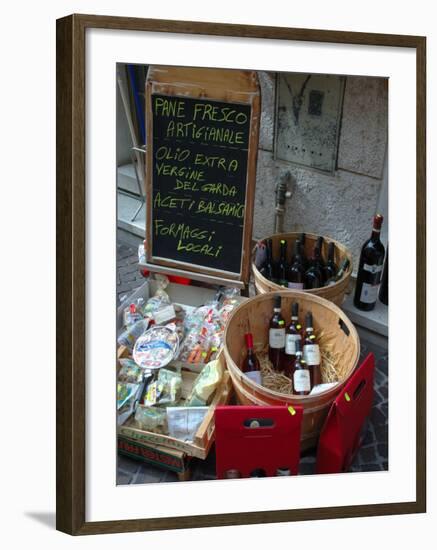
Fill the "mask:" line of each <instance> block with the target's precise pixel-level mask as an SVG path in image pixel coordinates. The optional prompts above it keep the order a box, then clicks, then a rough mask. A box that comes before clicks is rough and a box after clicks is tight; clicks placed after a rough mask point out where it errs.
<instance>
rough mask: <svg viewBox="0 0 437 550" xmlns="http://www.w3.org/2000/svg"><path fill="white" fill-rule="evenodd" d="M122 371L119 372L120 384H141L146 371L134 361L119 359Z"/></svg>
mask: <svg viewBox="0 0 437 550" xmlns="http://www.w3.org/2000/svg"><path fill="white" fill-rule="evenodd" d="M118 362H119V363H120V366H121V368H120V370H119V371H118V377H117V378H118V381H119V382H129V383H131V384H140V383H141V382H142V381H143V378H144V369H142V368H141V367H139V366H138V365H137V364H136V363H135V361H134V360H133V359H129V358H127V357H126V358H122V359H119V360H118Z"/></svg>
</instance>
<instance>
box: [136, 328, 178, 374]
mask: <svg viewBox="0 0 437 550" xmlns="http://www.w3.org/2000/svg"><path fill="white" fill-rule="evenodd" d="M178 351H179V337H178V335H177V333H176V332H175V331H174V330H171V329H170V328H168V327H159V326H154V327H152V328H150V329H149V330H147V332H145V333H144V334H143V335H142V336H141V337H140V338H138V340H137V341H136V342H135V346H134V350H133V358H134V360H135V363H137V365H139V366H140V367H143V368H150V369H159V368H161V367H165V365H168V363H170V361H172V359H174V358H175V357H177V354H178Z"/></svg>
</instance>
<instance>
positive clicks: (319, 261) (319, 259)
mask: <svg viewBox="0 0 437 550" xmlns="http://www.w3.org/2000/svg"><path fill="white" fill-rule="evenodd" d="M323 240H324V239H323V237H317V241H316V245H315V247H314V256H313V262H314V264H315V266H316V267H317V268H318V270H319V271H320V274H321V276H322V278H321V282H322V286H323V283H324V282H325V262H324V260H323V254H322V251H323Z"/></svg>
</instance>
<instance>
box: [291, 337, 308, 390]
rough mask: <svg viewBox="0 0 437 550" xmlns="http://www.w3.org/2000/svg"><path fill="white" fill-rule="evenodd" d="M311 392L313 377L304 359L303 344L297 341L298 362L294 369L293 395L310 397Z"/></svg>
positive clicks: (296, 361) (295, 363)
mask: <svg viewBox="0 0 437 550" xmlns="http://www.w3.org/2000/svg"><path fill="white" fill-rule="evenodd" d="M310 391H311V377H310V371H309V370H308V365H307V364H306V363H305V361H304V359H303V358H302V344H301V341H300V340H297V341H296V360H295V362H294V368H293V394H294V395H308V394H309V393H310Z"/></svg>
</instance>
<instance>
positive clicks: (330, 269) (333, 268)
mask: <svg viewBox="0 0 437 550" xmlns="http://www.w3.org/2000/svg"><path fill="white" fill-rule="evenodd" d="M334 254H335V244H334V243H333V242H330V243H329V244H328V260H327V262H326V264H325V265H324V268H323V274H324V276H325V284H326V282H327V281H329V280H330V279H332V278H333V277H335V276H336V275H337V270H338V267H337V265H336V263H335V261H334Z"/></svg>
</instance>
